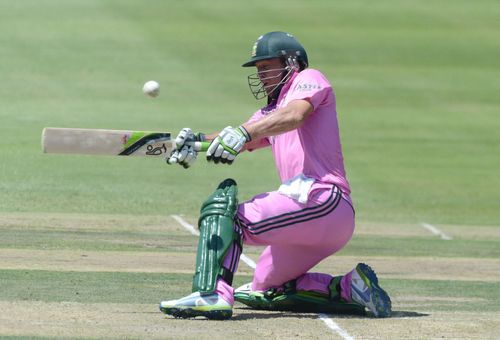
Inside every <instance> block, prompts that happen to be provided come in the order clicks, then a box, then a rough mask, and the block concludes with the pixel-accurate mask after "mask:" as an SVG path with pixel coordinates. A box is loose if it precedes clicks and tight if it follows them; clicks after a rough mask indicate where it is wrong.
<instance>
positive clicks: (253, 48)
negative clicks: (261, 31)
mask: <svg viewBox="0 0 500 340" xmlns="http://www.w3.org/2000/svg"><path fill="white" fill-rule="evenodd" d="M262 37H263V35H261V36H260V37H258V38H257V41H256V42H255V44H253V47H252V58H253V57H255V56H256V55H257V46H258V45H259V41H260V39H262Z"/></svg>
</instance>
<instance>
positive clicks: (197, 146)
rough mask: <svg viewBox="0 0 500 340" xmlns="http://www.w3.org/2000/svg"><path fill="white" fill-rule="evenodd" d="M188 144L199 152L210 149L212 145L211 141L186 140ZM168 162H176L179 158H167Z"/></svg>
mask: <svg viewBox="0 0 500 340" xmlns="http://www.w3.org/2000/svg"><path fill="white" fill-rule="evenodd" d="M186 144H187V145H191V146H192V147H193V148H194V150H195V151H198V152H205V151H207V150H208V147H209V146H210V143H209V142H186ZM167 163H168V164H175V163H177V160H176V159H172V160H170V161H169V160H167Z"/></svg>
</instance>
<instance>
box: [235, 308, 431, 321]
mask: <svg viewBox="0 0 500 340" xmlns="http://www.w3.org/2000/svg"><path fill="white" fill-rule="evenodd" d="M237 311H238V313H237V314H236V315H233V317H232V320H235V321H242V320H243V321H244V320H251V319H275V318H298V319H317V318H318V313H294V312H279V311H262V310H255V309H252V308H245V307H243V308H238V309H237ZM325 315H328V316H330V317H334V318H339V319H370V318H373V316H372V315H371V314H369V313H368V314H367V315H350V314H325ZM429 315H430V314H426V313H419V312H412V311H393V312H392V315H391V318H392V319H394V318H418V317H425V316H429Z"/></svg>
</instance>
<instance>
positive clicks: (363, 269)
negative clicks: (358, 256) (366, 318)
mask: <svg viewBox="0 0 500 340" xmlns="http://www.w3.org/2000/svg"><path fill="white" fill-rule="evenodd" d="M356 271H357V272H358V274H359V276H360V277H361V278H362V279H363V281H364V282H365V283H366V285H367V286H368V287H370V301H371V304H372V306H373V307H374V308H369V309H370V310H371V311H372V313H373V314H374V315H375V316H376V317H378V318H387V317H389V316H391V299H390V298H389V295H387V293H386V292H385V290H383V289H382V288H380V286H379V285H378V278H377V275H376V274H375V272H374V271H373V269H372V268H371V267H370V266H369V265H367V264H364V263H360V264H359V265H357V266H356Z"/></svg>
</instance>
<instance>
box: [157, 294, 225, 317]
mask: <svg viewBox="0 0 500 340" xmlns="http://www.w3.org/2000/svg"><path fill="white" fill-rule="evenodd" d="M160 311H162V312H163V313H165V314H167V315H172V316H173V317H175V318H183V319H187V318H194V317H197V316H204V317H206V318H208V319H211V320H227V319H230V318H231V316H232V315H233V306H232V305H230V304H229V303H228V302H227V301H226V300H224V299H223V298H221V297H220V296H219V295H218V294H215V293H213V294H209V295H201V294H200V293H199V292H195V293H193V294H191V295H188V296H186V297H183V298H182V299H179V300H170V301H162V302H160Z"/></svg>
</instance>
